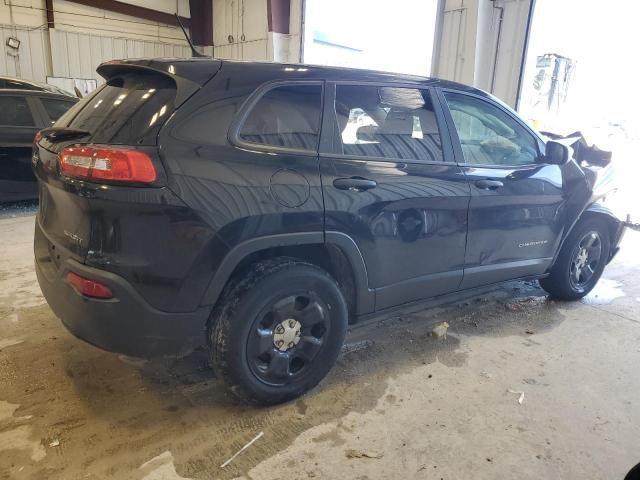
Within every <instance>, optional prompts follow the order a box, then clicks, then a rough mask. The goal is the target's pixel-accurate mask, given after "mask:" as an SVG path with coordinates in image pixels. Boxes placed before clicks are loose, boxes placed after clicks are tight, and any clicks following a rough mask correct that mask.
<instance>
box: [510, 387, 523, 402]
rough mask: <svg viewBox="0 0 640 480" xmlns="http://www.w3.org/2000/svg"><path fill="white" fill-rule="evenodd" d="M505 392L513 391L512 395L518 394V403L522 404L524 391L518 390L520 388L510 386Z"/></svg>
mask: <svg viewBox="0 0 640 480" xmlns="http://www.w3.org/2000/svg"><path fill="white" fill-rule="evenodd" d="M507 392H509V393H513V394H514V395H520V396H519V397H518V403H519V404H520V405H522V402H524V392H522V391H520V390H511V389H510V388H509V389H507Z"/></svg>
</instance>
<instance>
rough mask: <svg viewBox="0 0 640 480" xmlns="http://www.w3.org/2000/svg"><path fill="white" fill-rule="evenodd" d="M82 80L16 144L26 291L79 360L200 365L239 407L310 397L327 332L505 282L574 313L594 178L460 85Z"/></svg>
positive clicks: (609, 224) (601, 256)
mask: <svg viewBox="0 0 640 480" xmlns="http://www.w3.org/2000/svg"><path fill="white" fill-rule="evenodd" d="M98 72H99V73H100V74H101V75H102V76H103V77H104V78H105V80H106V83H105V84H104V85H103V86H102V87H101V88H99V89H98V90H97V91H96V92H95V93H93V94H92V95H91V96H89V97H87V98H85V99H83V100H82V101H81V102H80V103H79V104H77V105H76V106H75V107H73V108H72V109H71V110H70V111H69V112H67V113H66V114H65V115H64V116H63V117H62V118H61V119H60V120H59V121H58V122H57V123H56V124H55V125H54V126H53V127H52V128H49V129H45V130H43V131H42V132H40V134H39V135H38V136H37V138H36V141H35V146H34V151H33V168H34V171H35V173H36V175H37V177H38V180H39V194H40V210H39V213H38V215H37V222H36V232H35V257H36V266H37V274H38V280H39V282H40V286H41V288H42V291H43V293H44V295H45V297H46V298H47V301H48V302H49V304H50V305H51V308H52V309H53V311H54V312H55V313H56V315H58V316H59V317H60V318H61V319H62V321H63V322H64V324H65V325H66V326H67V328H68V329H69V330H70V331H71V332H73V333H74V334H75V335H77V336H78V337H80V338H82V339H84V340H86V341H88V342H90V343H92V344H95V345H97V346H99V347H102V348H105V349H108V350H112V351H116V352H122V353H125V354H129V355H137V356H149V355H158V354H185V353H188V352H189V351H191V350H193V349H194V348H196V347H199V346H206V347H208V349H209V351H210V359H211V364H212V366H213V369H214V371H215V373H216V375H217V376H218V377H219V378H221V379H222V380H224V382H225V383H226V384H227V385H228V386H229V387H230V388H231V389H232V390H233V392H234V393H235V394H237V395H238V396H239V397H241V398H243V399H245V400H247V401H253V402H257V403H262V404H270V403H278V402H282V401H286V400H288V399H291V398H294V397H296V396H298V395H301V394H302V393H304V392H306V391H307V390H309V389H311V388H312V387H313V386H314V385H316V384H317V383H318V382H319V381H320V380H321V379H322V378H323V377H324V376H325V375H326V374H327V372H328V371H329V370H330V368H331V367H332V364H333V363H334V361H335V360H336V357H337V356H338V353H339V352H340V348H341V344H342V342H343V339H344V336H345V331H346V329H347V324H348V323H349V321H355V320H357V319H358V318H359V317H360V318H361V317H362V316H364V315H368V314H372V313H374V312H383V311H387V310H389V309H392V308H393V307H397V306H399V305H403V304H406V303H409V302H415V301H418V300H420V299H424V298H427V297H434V296H439V295H444V294H447V293H451V292H456V291H460V290H465V289H472V288H475V287H480V286H485V285H488V284H495V283H498V282H501V281H504V280H512V279H517V278H539V279H540V283H541V285H542V286H543V288H545V289H546V290H547V291H548V292H549V293H551V294H552V295H554V296H555V297H558V298H561V299H577V298H580V297H582V296H584V295H585V294H586V293H587V292H589V291H590V290H591V289H592V288H593V286H594V284H595V283H596V282H597V281H598V279H599V277H600V275H601V274H602V271H603V269H604V267H605V265H606V264H607V262H609V261H610V260H611V258H612V257H613V255H614V254H615V253H616V251H617V249H618V244H619V242H620V238H621V235H622V233H623V230H624V223H623V222H621V221H619V220H618V219H617V218H616V217H615V216H614V215H613V214H612V212H611V211H609V210H608V209H607V208H606V207H605V206H604V205H603V204H602V202H601V200H602V198H603V196H604V195H605V194H606V193H607V192H608V191H609V189H610V185H611V182H610V178H611V175H610V168H608V167H607V168H600V167H598V168H591V167H588V166H584V165H583V166H580V165H579V164H578V163H577V162H576V161H575V160H574V159H572V158H570V155H571V151H570V149H569V148H568V147H565V146H564V145H562V144H560V143H557V142H555V141H546V142H545V138H543V137H541V136H540V135H539V134H537V133H536V132H534V131H533V130H531V129H530V128H529V127H528V126H527V125H526V124H525V123H524V122H523V121H522V120H521V119H520V118H519V117H518V116H517V115H516V114H515V113H514V112H513V111H512V110H510V109H509V108H508V107H507V106H505V105H503V104H502V103H500V102H499V101H498V100H497V99H495V98H493V97H492V96H490V95H488V94H486V93H484V92H482V91H479V90H477V89H474V88H471V87H467V86H464V85H459V84H456V83H451V82H446V81H441V80H436V79H427V78H421V77H412V76H404V75H394V74H388V73H379V72H369V71H361V70H349V69H339V68H326V67H313V66H306V65H281V64H266V63H246V62H232V61H220V60H214V59H191V60H178V59H155V60H127V61H114V62H109V63H105V64H103V65H101V66H100V67H99V68H98Z"/></svg>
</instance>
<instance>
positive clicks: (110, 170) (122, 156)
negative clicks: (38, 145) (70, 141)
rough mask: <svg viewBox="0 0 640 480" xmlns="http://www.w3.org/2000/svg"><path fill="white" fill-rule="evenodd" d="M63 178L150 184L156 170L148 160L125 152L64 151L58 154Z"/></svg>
mask: <svg viewBox="0 0 640 480" xmlns="http://www.w3.org/2000/svg"><path fill="white" fill-rule="evenodd" d="M59 159H60V170H62V173H63V174H65V175H68V176H70V177H77V178H86V179H90V180H113V181H117V182H135V183H152V182H154V181H155V179H156V169H155V167H154V166H153V161H152V160H151V157H149V155H147V154H146V153H144V152H141V151H139V150H130V149H125V148H95V147H67V148H65V149H63V150H62V151H61V152H60V153H59Z"/></svg>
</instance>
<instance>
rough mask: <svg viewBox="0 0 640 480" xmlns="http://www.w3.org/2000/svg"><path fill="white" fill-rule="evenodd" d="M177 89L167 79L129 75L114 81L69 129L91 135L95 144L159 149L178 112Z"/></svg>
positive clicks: (86, 104) (86, 105) (147, 74)
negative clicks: (158, 140)
mask: <svg viewBox="0 0 640 480" xmlns="http://www.w3.org/2000/svg"><path fill="white" fill-rule="evenodd" d="M175 96H176V85H175V83H174V81H173V80H171V79H170V78H169V77H166V76H165V75H159V74H155V73H150V72H129V73H125V74H122V75H120V76H116V77H114V78H111V79H110V80H109V81H108V82H107V84H106V85H105V86H104V87H102V88H101V89H100V90H98V91H97V93H96V94H95V95H93V96H92V97H91V98H89V99H88V100H86V101H84V102H83V104H82V105H81V106H80V110H79V112H75V110H76V109H74V112H73V113H74V114H75V115H74V116H73V118H72V119H71V120H70V121H68V123H66V121H67V116H65V119H63V122H62V123H66V125H64V126H67V127H70V128H77V129H79V130H88V131H89V132H91V140H92V141H93V142H95V143H110V144H123V145H155V144H156V137H157V135H158V131H159V130H160V128H161V127H162V125H163V124H164V122H165V121H166V120H167V119H168V118H169V116H170V115H171V113H173V110H174V100H175Z"/></svg>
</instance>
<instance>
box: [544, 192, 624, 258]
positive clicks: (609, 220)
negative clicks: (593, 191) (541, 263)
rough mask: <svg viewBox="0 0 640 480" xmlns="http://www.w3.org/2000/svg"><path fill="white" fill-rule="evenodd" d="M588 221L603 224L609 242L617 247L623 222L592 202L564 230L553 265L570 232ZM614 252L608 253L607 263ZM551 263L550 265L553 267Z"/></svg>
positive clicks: (611, 212)
mask: <svg viewBox="0 0 640 480" xmlns="http://www.w3.org/2000/svg"><path fill="white" fill-rule="evenodd" d="M590 219H599V220H601V221H603V222H604V223H605V225H606V226H607V232H608V233H609V235H610V237H609V238H610V240H611V244H612V245H617V243H618V240H619V238H620V236H621V235H622V231H623V229H624V222H623V221H622V220H621V219H620V218H618V216H617V215H616V214H615V213H614V212H613V211H612V210H611V209H610V208H608V207H607V206H605V205H603V204H602V203H600V202H593V203H591V204H590V205H588V206H587V208H585V209H584V210H583V211H582V213H581V214H580V215H579V216H578V217H577V218H576V220H575V221H574V222H573V223H572V224H571V225H570V227H569V228H568V229H567V230H566V232H565V234H564V236H563V238H562V242H561V243H560V245H559V246H558V250H557V252H556V255H555V258H554V259H553V263H555V261H556V259H557V257H558V254H559V253H560V250H561V249H562V247H563V245H564V242H565V241H566V240H567V238H568V237H569V235H570V234H571V232H572V231H573V230H574V228H575V227H576V225H578V224H580V223H581V222H584V221H587V220H590ZM614 254H615V252H614V251H613V249H612V251H611V252H609V258H608V259H607V263H608V262H609V261H611V258H613V255H614ZM553 263H552V265H553Z"/></svg>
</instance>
